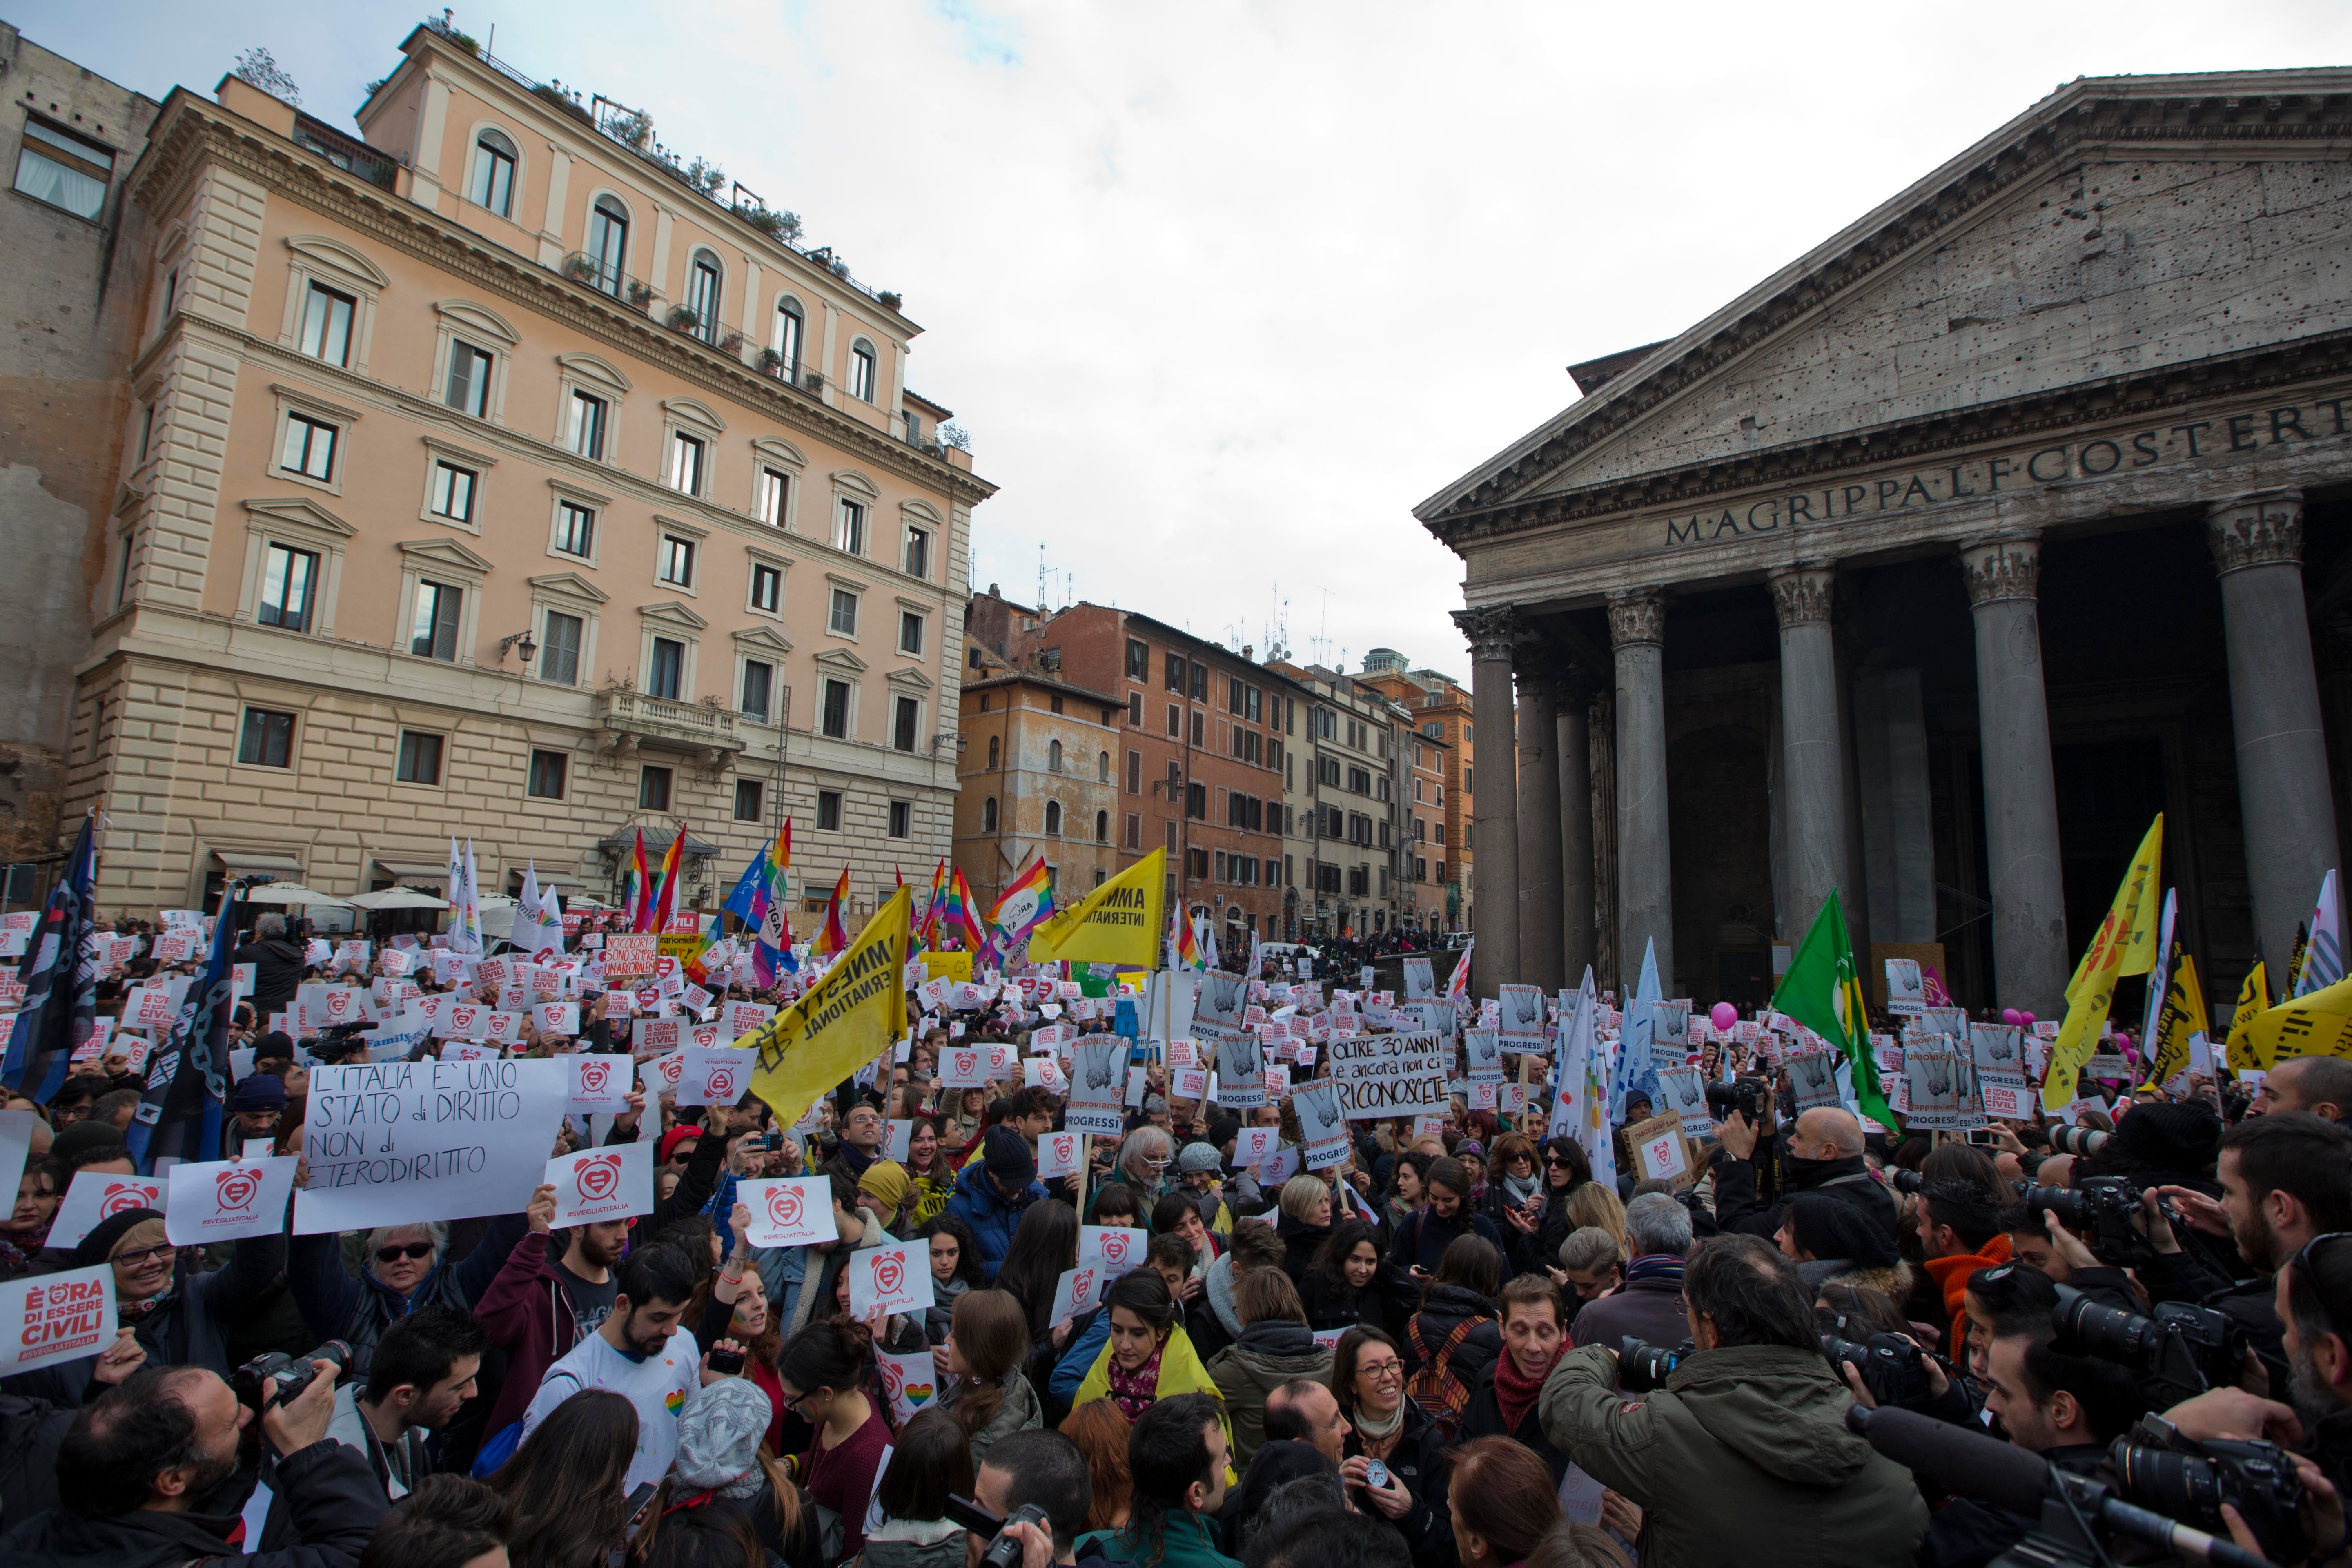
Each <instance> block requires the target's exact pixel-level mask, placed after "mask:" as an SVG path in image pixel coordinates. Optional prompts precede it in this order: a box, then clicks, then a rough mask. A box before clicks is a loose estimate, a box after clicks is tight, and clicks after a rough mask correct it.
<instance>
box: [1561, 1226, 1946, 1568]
mask: <svg viewBox="0 0 2352 1568" xmlns="http://www.w3.org/2000/svg"><path fill="white" fill-rule="evenodd" d="M1683 1300H1684V1301H1685V1307H1686V1310H1687V1318H1686V1321H1687V1323H1688V1327H1689V1330H1690V1337H1691V1342H1692V1343H1693V1345H1694V1346H1695V1347H1696V1348H1695V1349H1694V1350H1693V1351H1691V1352H1688V1353H1686V1354H1685V1355H1684V1356H1683V1357H1682V1358H1681V1361H1680V1363H1679V1364H1677V1365H1676V1366H1675V1369H1674V1371H1673V1373H1671V1374H1670V1375H1669V1376H1668V1377H1667V1379H1666V1382H1665V1385H1664V1387H1662V1388H1656V1389H1654V1390H1652V1391H1651V1392H1650V1393H1649V1394H1646V1395H1645V1396H1643V1397H1641V1398H1638V1399H1628V1398H1626V1397H1624V1396H1623V1395H1622V1394H1619V1393H1618V1392H1617V1384H1618V1378H1619V1369H1618V1356H1617V1353H1616V1352H1613V1351H1612V1350H1609V1349H1607V1348H1605V1347H1603V1346H1600V1345H1584V1346H1580V1347H1579V1348H1578V1349H1576V1350H1573V1351H1570V1352H1569V1353H1568V1354H1567V1355H1566V1356H1565V1357H1563V1358H1562V1359H1561V1361H1560V1363H1559V1366H1558V1367H1557V1368H1556V1369H1555V1370H1554V1371H1553V1373H1552V1374H1551V1377H1550V1379H1549V1382H1547V1383H1546V1384H1545V1385H1544V1391H1543V1398H1542V1404H1541V1410H1542V1417H1543V1426H1544V1431H1545V1433H1546V1434H1547V1435H1548V1436H1549V1437H1550V1438H1551V1441H1552V1444H1553V1446H1554V1447H1557V1448H1559V1449H1560V1450H1561V1451H1562V1452H1564V1453H1566V1454H1567V1455H1568V1456H1569V1458H1570V1459H1571V1460H1572V1461H1574V1463H1575V1464H1576V1465H1577V1466H1578V1467H1579V1468H1581V1469H1583V1470H1584V1471H1585V1472H1586V1473H1587V1474H1589V1475H1591V1476H1593V1477H1595V1478H1596V1479H1599V1480H1601V1482H1602V1483H1603V1484H1604V1485H1606V1486H1607V1487H1609V1488H1610V1489H1612V1490H1613V1491H1616V1492H1619V1493H1621V1494H1622V1495H1623V1496H1624V1497H1626V1498H1628V1499H1630V1500H1632V1501H1633V1502H1634V1503H1636V1504H1638V1505H1640V1507H1641V1508H1642V1510H1643V1520H1644V1523H1643V1537H1642V1558H1643V1561H1644V1562H1650V1563H1726V1562H1735V1561H1740V1560H1744V1559H1747V1558H1748V1557H1752V1556H1753V1555H1755V1552H1756V1545H1757V1543H1758V1542H1765V1541H1783V1542H1797V1541H1802V1542H1806V1543H1807V1544H1806V1548H1805V1559H1806V1562H1807V1563H1808V1564H1809V1565H1810V1568H1838V1565H1840V1564H1849V1563H1850V1564H1853V1565H1854V1568H1880V1565H1882V1564H1885V1563H1905V1562H1908V1561H1910V1559H1911V1554H1912V1552H1913V1549H1914V1548H1916V1546H1917V1545H1918V1543H1919V1541H1920V1538H1921V1537H1922V1536H1923V1535H1924V1534H1925V1533H1926V1531H1927V1505H1926V1504H1925V1503H1924V1502H1923V1501H1922V1500H1920V1497H1919V1491H1918V1489H1917V1487H1916V1485H1914V1484H1913V1482H1912V1479H1911V1477H1910V1475H1909V1474H1908V1473H1907V1472H1906V1471H1905V1470H1904V1469H1903V1468H1902V1467H1901V1466H1899V1465H1896V1464H1895V1463H1894V1462H1893V1461H1892V1460H1889V1459H1886V1458H1882V1457H1881V1456H1880V1455H1878V1454H1877V1453H1875V1452H1874V1451H1873V1450H1872V1448H1871V1447H1870V1446H1869V1445H1868V1444H1867V1443H1865V1442H1864V1441H1863V1440H1862V1439H1861V1438H1860V1437H1858V1436H1854V1435H1853V1433H1851V1432H1849V1431H1848V1430H1847V1429H1846V1426H1845V1413H1846V1410H1847V1408H1848V1406H1850V1405H1852V1404H1853V1399H1852V1396H1851V1394H1849V1393H1848V1392H1847V1389H1846V1386H1845V1384H1843V1383H1842V1382H1841V1381H1840V1380H1839V1379H1838V1377H1837V1375H1836V1373H1833V1372H1832V1370H1831V1368H1830V1364H1829V1363H1828V1361H1827V1360H1826V1359H1824V1358H1823V1356H1822V1348H1821V1338H1820V1333H1819V1330H1818V1329H1817V1328H1816V1326H1815V1323H1814V1319H1813V1305H1812V1298H1811V1294H1810V1292H1808V1291H1807V1290H1806V1289H1805V1287H1804V1282H1803V1280H1802V1279H1800V1278H1799V1276H1798V1273H1797V1267H1796V1265H1795V1264H1793V1263H1791V1262H1790V1261H1789V1259H1787V1258H1783V1257H1782V1256H1781V1255H1780V1253H1779V1252H1777V1251H1775V1250H1774V1249H1773V1248H1772V1247H1771V1246H1770V1245H1769V1243H1767V1242H1765V1241H1763V1240H1762V1239H1761V1238H1759V1237H1752V1236H1721V1237H1712V1238H1710V1239H1708V1240H1706V1241H1703V1242H1700V1243H1699V1244H1698V1245H1697V1246H1696V1247H1694V1248H1693V1250H1692V1254H1691V1259H1690V1263H1689V1267H1688V1268H1687V1269H1686V1270H1685V1274H1684V1277H1683Z"/></svg>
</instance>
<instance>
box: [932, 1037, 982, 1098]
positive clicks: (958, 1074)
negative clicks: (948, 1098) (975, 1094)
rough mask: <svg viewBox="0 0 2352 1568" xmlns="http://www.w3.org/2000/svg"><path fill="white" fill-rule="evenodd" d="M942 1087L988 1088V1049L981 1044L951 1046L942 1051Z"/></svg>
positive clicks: (940, 1063) (940, 1064) (940, 1067)
mask: <svg viewBox="0 0 2352 1568" xmlns="http://www.w3.org/2000/svg"><path fill="white" fill-rule="evenodd" d="M939 1069H940V1087H941V1088H942V1089H986V1088H987V1087H988V1051H987V1049H986V1048H985V1047H980V1046H950V1047H948V1048H947V1049H945V1050H943V1051H941V1052H940V1061H939Z"/></svg>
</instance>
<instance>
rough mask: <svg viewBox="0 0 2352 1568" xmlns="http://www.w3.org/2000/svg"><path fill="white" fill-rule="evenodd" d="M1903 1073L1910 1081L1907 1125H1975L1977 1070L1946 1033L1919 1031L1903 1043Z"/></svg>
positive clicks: (1944, 1128) (1949, 1128) (1935, 1128)
mask: <svg viewBox="0 0 2352 1568" xmlns="http://www.w3.org/2000/svg"><path fill="white" fill-rule="evenodd" d="M1903 1073H1904V1077H1905V1078H1906V1079H1908V1080H1909V1082H1910V1088H1911V1104H1910V1110H1908V1112H1907V1113H1906V1118H1907V1119H1906V1126H1908V1127H1911V1128H1913V1129H1916V1130H1918V1131H1929V1132H1956V1131H1960V1130H1961V1129H1963V1128H1965V1127H1969V1126H1972V1125H1974V1124H1975V1123H1976V1122H1977V1121H1979V1120H1980V1119H1981V1118H1980V1116H1979V1114H1978V1113H1977V1107H1976V1092H1975V1084H1974V1083H1973V1082H1972V1081H1971V1080H1972V1079H1973V1078H1974V1076H1975V1075H1974V1073H1973V1072H1972V1070H1971V1066H1970V1063H1969V1061H1968V1060H1967V1059H1966V1058H1963V1057H1962V1056H1961V1054H1960V1052H1959V1050H1958V1042H1957V1041H1955V1040H1953V1039H1952V1038H1951V1037H1948V1036H1945V1035H1919V1036H1914V1037H1911V1038H1910V1039H1908V1040H1906V1041H1905V1042H1904V1045H1903Z"/></svg>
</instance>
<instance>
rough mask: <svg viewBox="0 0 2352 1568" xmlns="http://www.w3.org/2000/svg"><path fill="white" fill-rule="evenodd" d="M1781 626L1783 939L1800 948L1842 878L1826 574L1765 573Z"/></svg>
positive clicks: (1829, 580) (1829, 578) (1815, 570)
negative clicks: (1785, 835)
mask: <svg viewBox="0 0 2352 1568" xmlns="http://www.w3.org/2000/svg"><path fill="white" fill-rule="evenodd" d="M1771 585H1772V608H1773V610H1774V612H1775V613H1776V614H1777V615H1778V616H1779V617H1780V777H1781V779H1782V781H1783V784H1782V787H1783V788H1784V789H1785V790H1786V792H1787V794H1786V796H1785V799H1786V800H1787V803H1788V811H1787V829H1786V831H1787V833H1788V849H1789V935H1790V940H1791V941H1796V942H1801V941H1803V940H1804V935H1805V932H1807V931H1811V929H1812V924H1813V917H1814V916H1816V915H1818V914H1820V913H1821V910H1822V905H1823V904H1824V903H1826V902H1828V901H1829V896H1830V894H1831V893H1832V892H1834V891H1835V890H1837V889H1838V888H1839V887H1840V886H1842V885H1843V882H1844V880H1845V878H1844V875H1843V873H1844V870H1845V837H1846V834H1845V826H1846V821H1845V760H1844V755H1843V746H1841V745H1840V743H1839V736H1838V728H1839V726H1838V717H1839V716H1838V682H1837V650H1836V648H1835V647H1833V646H1832V638H1831V633H1830V599H1831V593H1832V589H1833V588H1834V586H1835V585H1836V577H1835V575H1834V574H1833V573H1832V571H1831V569H1830V568H1829V567H1828V566H1827V565H1825V564H1823V563H1817V562H1808V563H1804V564H1801V565H1797V566H1790V567H1784V568H1782V569H1781V570H1780V571H1778V572H1775V573H1773V574H1772V578H1771Z"/></svg>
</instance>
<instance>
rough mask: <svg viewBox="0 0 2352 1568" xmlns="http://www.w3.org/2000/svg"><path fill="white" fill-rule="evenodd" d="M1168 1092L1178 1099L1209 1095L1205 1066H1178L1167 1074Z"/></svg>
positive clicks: (1196, 1098) (1202, 1098) (1195, 1098)
mask: <svg viewBox="0 0 2352 1568" xmlns="http://www.w3.org/2000/svg"><path fill="white" fill-rule="evenodd" d="M1168 1092H1169V1093H1171V1094H1172V1095H1174V1096H1175V1097H1176V1098H1177V1099H1179V1100H1205V1099H1207V1098H1208V1095H1209V1072H1208V1069H1207V1068H1177V1069H1176V1070H1175V1071H1174V1072H1171V1073H1170V1074H1169V1075H1168Z"/></svg>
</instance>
